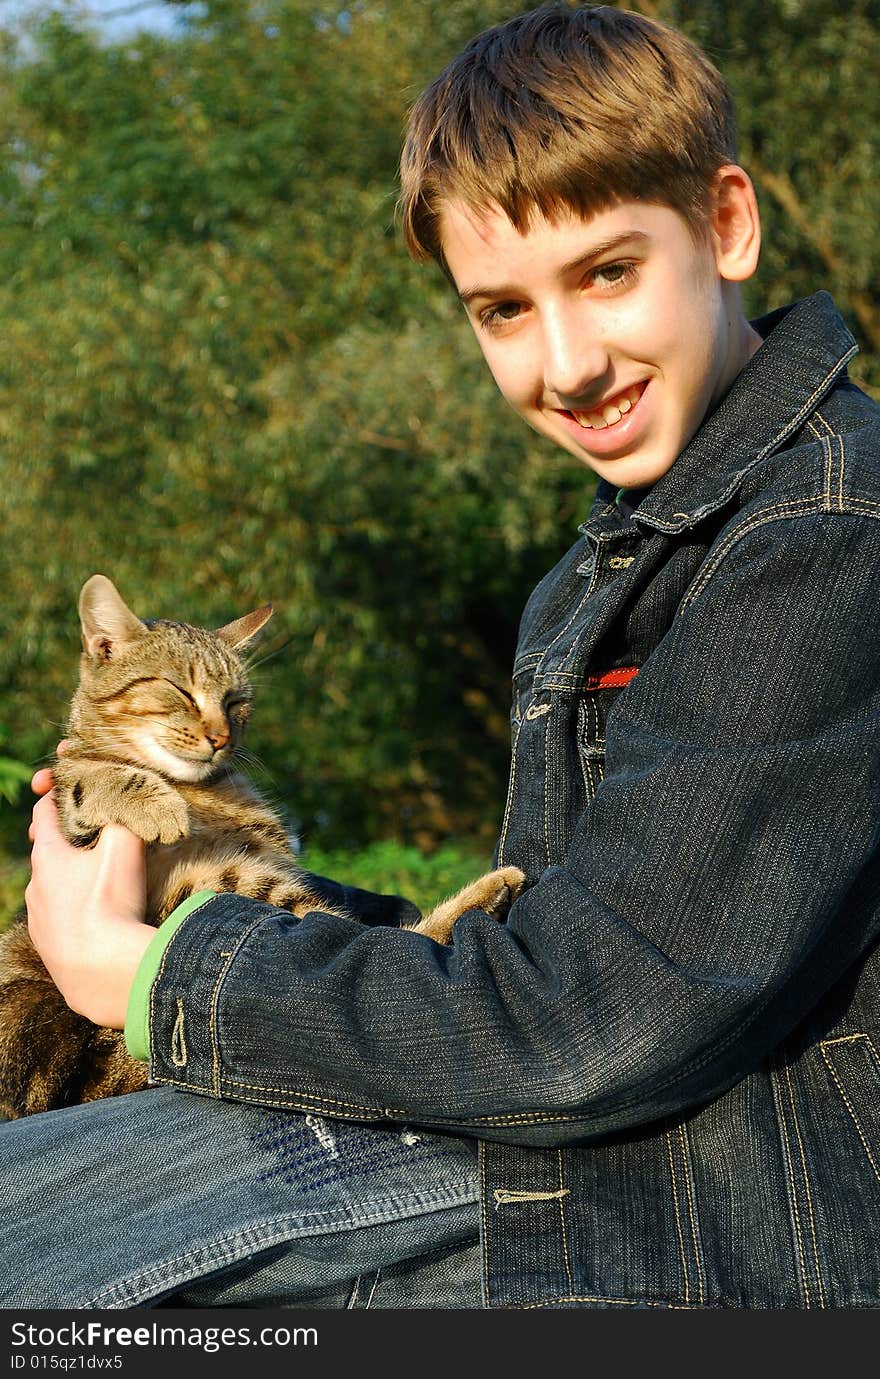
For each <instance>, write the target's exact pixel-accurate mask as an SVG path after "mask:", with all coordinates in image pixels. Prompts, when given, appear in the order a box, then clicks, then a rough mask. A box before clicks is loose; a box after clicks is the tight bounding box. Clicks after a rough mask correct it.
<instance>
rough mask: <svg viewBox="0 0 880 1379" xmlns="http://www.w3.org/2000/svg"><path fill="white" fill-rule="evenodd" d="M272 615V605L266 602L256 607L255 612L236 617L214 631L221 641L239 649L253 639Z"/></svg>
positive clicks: (236, 649) (234, 648)
mask: <svg viewBox="0 0 880 1379" xmlns="http://www.w3.org/2000/svg"><path fill="white" fill-rule="evenodd" d="M271 616H272V605H271V603H266V604H264V605H263V607H262V608H255V609H254V611H253V613H245V615H244V617H243V618H236V619H235V622H228V623H227V624H226V626H225V627H218V628H217V629H216V631H215V633H214V636H215V637H219V638H220V639H221V641H224V642H226V644H227V645H228V646H231V647H232V648H233V650H235V651H239V650H240V649H241V648H242V647H243V646H247V644H248V642H250V641H253V639H254V637H256V635H257V633H258V632H259V631H260V629H261V628H263V627H265V626H266V623H267V622H268V621H269V619H270V618H271Z"/></svg>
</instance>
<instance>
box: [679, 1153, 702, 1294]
mask: <svg viewBox="0 0 880 1379" xmlns="http://www.w3.org/2000/svg"><path fill="white" fill-rule="evenodd" d="M678 1136H679V1140H680V1142H681V1158H682V1169H683V1171H684V1182H685V1187H686V1188H687V1199H688V1217H689V1219H690V1223H691V1240H692V1241H693V1246H694V1263H695V1265H696V1269H697V1287H698V1288H699V1291H700V1298H699V1300H700V1303H701V1304H702V1303H703V1302H704V1300H705V1282H706V1274H705V1268H704V1264H703V1252H702V1250H701V1248H700V1243H699V1239H698V1235H697V1216H696V1205H695V1198H696V1194H695V1192H694V1185H693V1175H692V1173H691V1165H690V1150H689V1148H688V1136H687V1131H686V1129H685V1127H684V1125H679V1127H678Z"/></svg>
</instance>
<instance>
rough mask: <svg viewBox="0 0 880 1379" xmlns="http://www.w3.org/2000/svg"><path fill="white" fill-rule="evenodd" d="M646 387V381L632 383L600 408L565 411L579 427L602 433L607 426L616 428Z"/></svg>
mask: <svg viewBox="0 0 880 1379" xmlns="http://www.w3.org/2000/svg"><path fill="white" fill-rule="evenodd" d="M646 387H647V380H645V381H644V382H642V383H634V384H632V385H631V386H630V387H629V388H623V389H621V391H620V392H619V393H615V394H614V395H613V396H612V397H610V398H609V399H608V400H607V401H606V402H603V403H602V405H601V407H594V408H591V410H590V411H586V412H584V411H574V410H573V409H567V411H568V415H569V416H570V417H574V420H575V421H576V422H577V423H578V425H579V426H582V427H583V428H584V429H585V430H588V431H604V430H605V428H606V427H608V426H616V425H617V423H618V422H619V421H620V419H621V417H624V416H626V414H627V412H629V411H631V410H632V408H633V407H635V405H636V403H637V402H638V401H639V398H640V397H641V396H642V393H643V392H644V391H645V388H646Z"/></svg>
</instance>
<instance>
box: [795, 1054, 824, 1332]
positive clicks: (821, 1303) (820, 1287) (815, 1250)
mask: <svg viewBox="0 0 880 1379" xmlns="http://www.w3.org/2000/svg"><path fill="white" fill-rule="evenodd" d="M785 1080H786V1082H787V1083H788V1097H789V1101H790V1103H791V1115H792V1120H793V1121H794V1130H795V1134H796V1136H797V1142H798V1153H799V1154H800V1159H801V1172H802V1174H803V1179H804V1190H805V1192H806V1194H807V1212H808V1215H809V1221H810V1237H811V1239H812V1242H813V1266H814V1268H815V1270H816V1287H817V1290H818V1293H819V1306H820V1307H824V1306H825V1289H824V1287H823V1284H822V1271H821V1269H820V1267H819V1246H818V1243H817V1241H816V1221H815V1217H814V1214H813V1194H812V1192H811V1191H810V1176H809V1173H808V1171H807V1157H806V1154H805V1152H804V1142H803V1139H802V1138H801V1127H800V1121H799V1120H798V1113H797V1104H796V1102H795V1099H794V1086H793V1084H792V1080H791V1068H790V1067H789V1066H788V1064H786V1065H785Z"/></svg>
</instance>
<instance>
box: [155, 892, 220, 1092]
mask: <svg viewBox="0 0 880 1379" xmlns="http://www.w3.org/2000/svg"><path fill="white" fill-rule="evenodd" d="M213 898H214V897H213V896H207V897H206V898H205V899H204V900H203V901H202V903H201V905H197V906H196V908H195V909H194V910H193V911H192V914H194V915H197V914H198V913H199V910H203V909H204V908H205V906H206V905H207V904H208V901H209V900H213ZM189 918H191V916H190V915H187V919H189ZM185 922H186V921H184V923H185ZM182 928H183V924H178V926H177V928H176V929H175V931H174V933H173V934H172V935H171V938H170V939H169V940H168V942H167V943H166V945H165V950H164V952H163V953H162V959H161V961H160V963H159V972H158V974H157V978H156V980H155V981H154V982H153V984H152V986H151V987H150V1006H149V1015H148V1018H147V1026H148V1029H149V1034H150V1049H151V1050H152V1049H155V1048H157V1047H158V1046H159V1042H160V1041H159V1040H158V1038H157V1031H156V1028H155V996H154V994H153V993H154V992H155V990H156V987H157V986H158V984H159V980H160V979H161V978H162V977H163V976H164V975H165V964H166V962H167V961H168V954H169V952H170V950H171V948H172V946H173V944H174V942H175V940H176V939H177V936H178V934H179V933H180V931H181V929H182ZM151 1061H152V1060H151ZM199 1090H200V1091H204V1088H200V1089H199Z"/></svg>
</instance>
